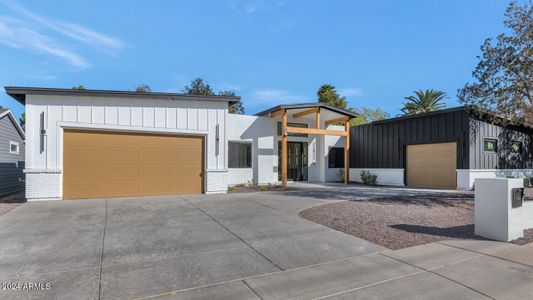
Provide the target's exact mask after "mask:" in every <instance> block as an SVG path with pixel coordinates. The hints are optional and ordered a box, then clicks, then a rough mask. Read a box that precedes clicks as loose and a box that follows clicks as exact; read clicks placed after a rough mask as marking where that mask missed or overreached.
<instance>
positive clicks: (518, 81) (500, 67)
mask: <svg viewBox="0 0 533 300" xmlns="http://www.w3.org/2000/svg"><path fill="white" fill-rule="evenodd" d="M505 17H506V20H505V21H504V25H505V26H506V27H507V28H508V29H509V33H507V34H505V33H502V34H500V35H498V37H497V38H496V40H493V39H491V38H488V39H486V40H485V42H484V43H483V45H481V53H482V54H481V56H478V59H479V63H478V64H477V66H476V68H475V69H474V71H472V76H473V77H474V78H475V82H473V83H467V84H466V85H465V86H464V87H463V88H462V89H459V90H458V94H457V97H458V98H459V101H460V102H462V103H464V104H466V105H472V106H475V107H479V108H482V109H488V110H493V111H496V112H498V113H499V114H501V115H504V116H506V117H509V118H511V120H513V121H521V120H523V119H532V117H531V116H530V115H526V113H529V114H531V113H532V110H531V107H532V106H533V69H532V65H533V10H532V5H531V1H525V3H524V5H523V6H520V5H519V4H518V3H517V2H512V3H510V4H509V6H508V7H507V10H506V12H505Z"/></svg>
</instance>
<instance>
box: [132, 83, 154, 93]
mask: <svg viewBox="0 0 533 300" xmlns="http://www.w3.org/2000/svg"><path fill="white" fill-rule="evenodd" d="M135 91H136V92H137V93H149V92H151V91H152V88H150V85H148V84H144V83H143V84H140V85H138V86H137V87H136V88H135Z"/></svg>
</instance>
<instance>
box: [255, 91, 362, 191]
mask: <svg viewBox="0 0 533 300" xmlns="http://www.w3.org/2000/svg"><path fill="white" fill-rule="evenodd" d="M256 115H257V116H270V117H271V118H281V132H282V134H281V183H282V186H283V187H284V188H285V187H286V186H287V136H288V134H289V133H303V134H311V135H333V136H341V137H344V172H343V177H344V183H345V184H348V183H349V181H350V178H349V167H350V164H349V151H350V119H351V118H355V117H357V114H356V113H353V112H350V111H347V110H344V109H340V108H337V107H334V106H331V105H328V104H325V103H320V102H318V103H306V104H288V105H278V106H275V107H273V108H270V109H267V110H265V111H262V112H260V113H257V114H256ZM288 117H291V118H292V119H302V121H307V123H309V122H310V121H311V123H312V121H313V119H314V123H315V126H314V128H302V127H293V126H289V124H288V123H287V119H288ZM338 124H342V125H344V130H338V128H333V129H328V127H329V126H330V125H338ZM323 125H324V126H323Z"/></svg>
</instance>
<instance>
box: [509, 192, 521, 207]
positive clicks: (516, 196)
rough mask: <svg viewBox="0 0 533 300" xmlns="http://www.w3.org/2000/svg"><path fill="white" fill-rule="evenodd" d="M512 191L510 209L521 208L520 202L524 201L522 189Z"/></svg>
mask: <svg viewBox="0 0 533 300" xmlns="http://www.w3.org/2000/svg"><path fill="white" fill-rule="evenodd" d="M512 191H513V193H512V197H513V198H512V204H511V205H512V208H517V207H522V202H523V201H524V189H523V188H515V189H513V190H512Z"/></svg>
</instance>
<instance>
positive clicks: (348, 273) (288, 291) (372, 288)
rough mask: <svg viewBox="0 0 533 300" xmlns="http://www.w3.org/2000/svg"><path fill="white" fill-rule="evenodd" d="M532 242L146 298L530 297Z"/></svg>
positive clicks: (452, 249)
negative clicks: (523, 244)
mask: <svg viewBox="0 0 533 300" xmlns="http://www.w3.org/2000/svg"><path fill="white" fill-rule="evenodd" d="M532 251H533V245H526V246H522V247H518V246H516V245H510V244H507V243H499V242H492V241H464V240H463V241H459V240H455V241H445V242H441V243H434V244H428V245H423V246H417V247H412V248H406V249H401V250H396V251H383V252H380V253H375V254H370V255H365V256H359V257H354V258H347V259H341V260H338V261H334V262H328V263H324V264H318V265H313V266H308V267H303V268H297V269H293V270H288V271H284V272H276V273H272V274H268V275H264V276H256V277H249V278H243V279H240V280H234V281H230V282H226V283H222V284H216V285H211V286H206V287H201V288H195V289H189V290H184V291H174V292H170V293H165V294H160V295H153V297H148V298H150V299H398V300H400V299H532V298H533V265H532V264H531V262H532V256H533V252H532Z"/></svg>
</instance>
